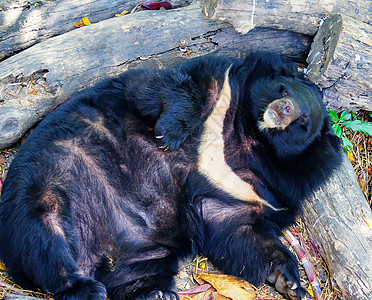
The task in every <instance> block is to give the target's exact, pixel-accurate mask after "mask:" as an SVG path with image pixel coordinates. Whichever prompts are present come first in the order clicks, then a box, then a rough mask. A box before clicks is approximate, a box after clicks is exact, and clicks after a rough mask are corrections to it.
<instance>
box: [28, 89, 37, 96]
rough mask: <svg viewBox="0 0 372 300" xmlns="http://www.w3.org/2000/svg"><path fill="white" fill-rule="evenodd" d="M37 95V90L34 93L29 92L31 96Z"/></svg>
mask: <svg viewBox="0 0 372 300" xmlns="http://www.w3.org/2000/svg"><path fill="white" fill-rule="evenodd" d="M37 93H38V91H37V90H33V91H31V92H29V94H31V95H37Z"/></svg>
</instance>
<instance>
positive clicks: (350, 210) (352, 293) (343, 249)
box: [302, 155, 372, 300]
mask: <svg viewBox="0 0 372 300" xmlns="http://www.w3.org/2000/svg"><path fill="white" fill-rule="evenodd" d="M302 219H303V220H304V222H305V224H306V228H307V230H309V232H310V236H311V239H312V240H314V241H316V243H318V245H319V246H320V252H321V255H322V257H323V258H324V259H325V261H326V263H327V266H328V268H329V271H330V278H331V279H332V280H333V281H334V282H333V283H334V284H335V283H336V284H337V285H336V286H335V287H337V288H339V289H340V290H341V291H342V293H343V295H345V296H346V297H347V299H355V300H357V299H358V300H361V299H365V300H367V299H372V251H371V249H372V212H371V209H370V207H369V206H368V203H367V201H365V198H364V196H363V193H362V191H361V190H360V188H359V185H358V183H357V180H356V175H355V172H354V170H353V168H352V166H351V163H350V161H349V159H348V158H347V156H346V155H344V161H343V163H342V165H341V166H340V168H339V169H338V170H337V172H335V174H334V175H333V176H332V177H331V178H330V180H329V181H328V182H327V183H325V184H324V185H323V186H322V187H321V188H320V189H319V190H318V191H317V192H316V193H315V195H314V196H313V197H312V198H311V199H310V201H307V202H306V203H305V207H304V213H303V215H302Z"/></svg>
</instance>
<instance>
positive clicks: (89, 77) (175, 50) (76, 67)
mask: <svg viewBox="0 0 372 300" xmlns="http://www.w3.org/2000/svg"><path fill="white" fill-rule="evenodd" d="M150 39H151V43H149V40H150ZM214 39H216V40H214ZM180 40H182V41H183V42H182V43H181V44H182V45H181V46H182V47H181V49H180ZM184 44H185V45H184ZM143 45H146V47H144V46H143ZM220 45H221V46H222V47H221V46H220ZM278 45H282V46H280V47H278ZM309 47H310V39H309V38H308V37H306V36H302V35H299V34H293V33H288V32H281V31H275V30H256V31H255V32H252V33H250V34H248V35H246V36H243V35H241V34H238V33H236V32H235V31H234V30H233V28H232V27H231V25H229V24H227V23H222V22H216V21H211V20H208V19H205V18H204V17H203V15H202V14H201V12H200V8H199V4H198V3H195V4H194V5H192V6H189V7H187V8H184V9H178V10H169V11H143V12H138V13H135V14H131V15H127V16H123V17H120V18H115V19H109V20H105V21H102V22H99V23H96V24H93V25H90V26H86V27H83V28H79V29H76V30H73V31H70V32H68V33H65V34H63V35H60V36H58V37H54V38H50V39H48V40H46V41H44V42H41V43H39V44H36V45H34V46H32V47H31V48H28V49H27V50H24V51H22V52H20V53H18V54H17V55H14V56H12V57H10V58H8V59H6V60H4V61H2V62H0V99H2V103H0V115H1V118H0V148H4V147H7V146H9V145H11V144H12V143H14V142H15V141H16V140H18V139H19V137H20V136H22V135H23V134H24V133H25V132H26V131H27V130H28V129H29V128H30V127H31V126H32V125H33V124H34V123H35V122H37V121H38V120H40V118H42V117H43V116H45V114H46V113H48V112H49V111H50V110H51V109H52V108H53V107H55V106H56V105H57V104H58V103H60V102H62V101H64V100H65V99H67V98H68V97H70V96H71V95H72V94H74V93H76V92H77V91H79V90H81V89H83V88H86V87H87V86H89V85H92V84H94V83H96V82H97V81H99V80H101V79H102V78H104V77H107V76H114V75H117V74H119V73H122V72H124V71H125V70H127V69H129V68H135V67H138V66H140V67H163V66H169V65H172V64H175V63H177V62H180V61H182V60H184V59H185V58H190V57H195V56H199V55H204V54H207V53H211V52H213V51H216V50H218V49H221V51H220V52H221V53H225V52H226V51H227V52H229V54H230V55H232V56H234V57H237V56H239V55H241V53H243V54H245V53H247V52H248V51H249V50H252V49H260V48H262V49H267V50H268V51H270V50H271V51H275V52H279V53H285V54H287V55H289V56H292V57H294V58H295V59H297V60H301V61H304V60H305V59H306V52H307V51H308V50H309ZM222 48H223V49H222ZM181 50H182V51H181ZM185 50H189V51H188V52H187V51H185ZM190 51H191V53H190ZM188 53H189V54H188Z"/></svg>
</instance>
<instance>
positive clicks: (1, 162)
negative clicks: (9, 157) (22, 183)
mask: <svg viewBox="0 0 372 300" xmlns="http://www.w3.org/2000/svg"><path fill="white" fill-rule="evenodd" d="M5 162H6V160H5V157H4V155H2V154H0V165H2V164H5Z"/></svg>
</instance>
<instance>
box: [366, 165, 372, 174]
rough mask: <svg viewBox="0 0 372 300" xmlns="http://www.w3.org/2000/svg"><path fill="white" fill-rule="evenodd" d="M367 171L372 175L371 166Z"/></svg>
mask: <svg viewBox="0 0 372 300" xmlns="http://www.w3.org/2000/svg"><path fill="white" fill-rule="evenodd" d="M367 172H368V174H369V175H372V167H369V168H368V169H367Z"/></svg>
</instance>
